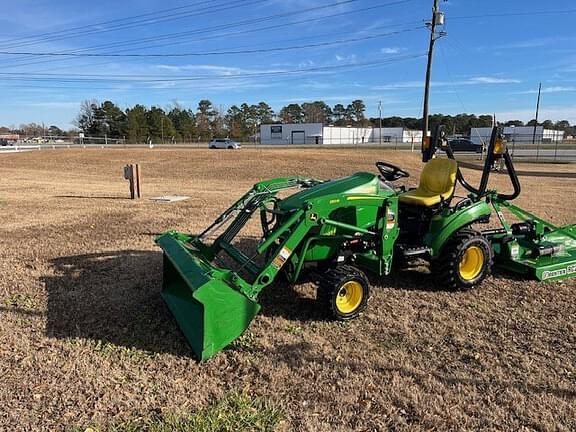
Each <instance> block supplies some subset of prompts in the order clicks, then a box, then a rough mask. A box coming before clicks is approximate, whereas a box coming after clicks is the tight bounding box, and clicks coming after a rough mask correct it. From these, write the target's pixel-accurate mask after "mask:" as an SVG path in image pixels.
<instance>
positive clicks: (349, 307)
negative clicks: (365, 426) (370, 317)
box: [318, 265, 370, 321]
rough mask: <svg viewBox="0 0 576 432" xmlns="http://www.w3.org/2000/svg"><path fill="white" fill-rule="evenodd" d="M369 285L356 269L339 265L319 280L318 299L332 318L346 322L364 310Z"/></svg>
mask: <svg viewBox="0 0 576 432" xmlns="http://www.w3.org/2000/svg"><path fill="white" fill-rule="evenodd" d="M369 298H370V284H369V283H368V278H367V277H366V275H365V274H364V273H363V272H362V271H361V270H359V269H357V268H356V267H353V266H350V265H341V266H338V267H336V268H334V269H330V270H328V271H327V272H326V273H324V275H323V277H322V278H321V279H320V283H319V286H318V299H319V300H320V302H321V303H322V304H323V307H324V308H325V309H326V310H327V311H328V312H329V313H330V315H331V316H332V318H334V319H335V320H338V321H348V320H351V319H354V318H356V317H358V316H359V315H360V314H361V313H362V312H364V311H365V310H366V307H367V306H368V299H369Z"/></svg>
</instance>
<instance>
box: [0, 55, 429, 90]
mask: <svg viewBox="0 0 576 432" xmlns="http://www.w3.org/2000/svg"><path fill="white" fill-rule="evenodd" d="M423 56H425V54H407V55H403V56H395V57H391V58H388V59H384V60H379V61H373V62H364V63H346V64H341V65H330V66H316V67H311V68H299V69H292V70H278V71H264V72H251V73H238V74H227V75H195V76H187V77H184V78H183V77H181V76H178V77H166V76H165V75H136V74H130V75H127V74H125V75H118V74H111V75H96V74H92V75H90V74H71V75H62V74H50V73H10V72H0V76H1V77H2V80H4V81H31V82H57V83H75V82H119V83H166V82H169V83H171V82H188V81H199V80H219V79H240V78H254V77H277V76H284V75H293V74H301V73H309V72H325V71H332V70H339V69H345V68H360V67H371V66H378V65H383V64H388V63H395V62H398V61H405V60H410V59H416V58H419V57H423Z"/></svg>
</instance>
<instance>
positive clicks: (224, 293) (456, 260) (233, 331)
mask: <svg viewBox="0 0 576 432" xmlns="http://www.w3.org/2000/svg"><path fill="white" fill-rule="evenodd" d="M439 149H442V150H444V152H445V154H446V156H447V157H436V156H437V155H436V153H437V152H438V150H439ZM422 153H423V161H424V162H425V165H424V168H423V170H422V173H421V175H420V181H419V185H418V187H417V188H415V189H410V190H406V189H405V188H404V187H400V186H398V185H396V183H395V182H396V180H399V179H401V178H404V177H408V176H409V174H408V173H407V172H406V171H405V170H403V169H401V168H399V167H397V166H394V165H392V164H389V163H386V162H377V163H376V167H377V169H378V172H377V173H367V172H359V173H356V174H353V175H351V176H349V177H344V178H339V179H335V180H329V181H322V180H315V179H311V178H302V177H291V178H277V179H273V180H267V181H262V182H259V183H257V184H255V185H254V187H253V188H252V189H250V190H249V191H248V192H247V193H246V194H245V195H244V196H242V197H241V198H240V199H239V200H238V201H236V202H235V203H234V204H233V205H232V206H231V207H230V208H228V209H227V210H226V211H225V212H224V213H222V215H220V216H219V217H218V218H217V219H216V221H214V223H213V224H212V225H210V226H209V227H208V228H207V229H206V230H205V231H204V232H202V233H200V234H198V235H189V234H183V233H178V232H174V231H168V232H166V233H164V234H162V235H161V236H160V237H158V238H157V239H156V242H157V243H158V245H159V246H160V247H161V248H162V249H163V251H164V281H163V288H162V296H163V298H164V300H165V301H166V303H167V304H168V306H169V308H170V310H171V311H172V313H173V314H174V316H175V317H176V320H177V322H178V324H179V325H180V328H181V329H182V331H183V333H184V335H185V336H186V338H187V339H188V341H189V343H190V345H191V346H192V349H193V351H194V352H195V354H196V355H197V356H198V358H199V359H201V360H205V359H208V358H210V357H211V356H213V355H215V354H216V353H217V352H219V351H220V350H221V349H222V348H224V347H225V346H226V345H228V344H229V343H230V342H232V341H233V340H234V339H236V338H237V337H238V336H240V335H241V334H242V333H243V332H244V330H246V328H247V327H248V326H249V324H250V322H251V320H252V319H253V318H254V316H255V315H256V314H257V313H258V311H259V310H260V304H259V303H258V295H259V293H260V292H261V291H262V290H263V289H264V288H265V287H267V286H269V285H272V284H273V283H274V281H275V280H276V279H277V277H278V276H279V274H282V275H283V276H284V277H285V278H287V280H288V281H289V282H291V283H296V282H297V281H298V280H299V279H300V276H301V275H302V274H303V272H304V271H305V270H306V271H307V270H312V271H314V272H316V274H317V280H318V295H317V297H318V307H320V308H324V309H325V310H326V311H327V313H328V314H329V315H330V316H332V317H333V318H334V319H336V320H350V319H353V318H356V317H357V316H358V315H360V314H361V312H362V311H364V310H365V309H366V307H367V305H368V299H369V297H370V284H369V282H368V278H367V277H366V272H369V273H371V274H373V275H375V276H376V277H384V276H386V275H388V274H389V273H390V272H392V271H393V270H394V269H396V268H398V264H402V263H403V262H406V261H410V260H413V259H414V258H421V259H424V260H426V261H428V262H429V263H430V268H431V271H432V274H433V275H434V276H435V277H436V279H437V282H436V283H437V284H438V286H439V288H441V289H445V290H466V289H470V288H472V287H474V286H477V285H479V284H480V283H481V282H482V281H483V280H484V279H485V278H486V276H487V275H488V274H489V273H490V270H491V267H492V265H493V263H494V264H496V265H499V266H501V267H504V268H506V269H508V270H511V271H514V272H518V273H523V274H525V275H527V276H531V277H535V278H537V279H539V280H557V279H563V278H567V277H570V276H576V225H568V226H563V227H557V226H554V225H553V224H551V223H549V222H547V221H544V220H542V219H539V218H538V217H536V216H534V215H532V214H530V213H528V212H527V211H525V210H522V209H521V208H519V207H517V206H515V205H513V204H512V203H511V201H513V200H514V199H515V198H516V197H517V196H518V195H519V194H520V183H519V181H518V177H517V176H516V173H515V171H514V166H513V164H512V160H511V158H510V156H509V154H508V152H507V150H506V147H505V145H503V142H502V141H501V140H499V135H498V130H497V129H494V130H493V133H492V138H491V140H490V144H489V147H488V149H487V157H486V160H485V164H484V169H483V173H482V179H481V180H480V184H479V186H478V187H474V186H472V185H470V184H469V183H468V182H467V181H466V180H465V178H464V177H463V175H462V172H461V171H460V170H459V168H458V163H457V161H456V160H455V159H454V155H453V153H452V151H451V149H450V147H449V145H448V143H447V140H446V138H445V136H444V131H443V128H442V127H440V128H438V130H437V131H436V133H435V136H434V139H433V140H432V141H431V142H429V141H424V144H423V148H422ZM496 158H502V159H503V160H504V163H505V165H506V168H507V172H508V174H509V176H510V180H511V183H512V187H513V192H512V193H511V194H502V193H499V192H497V191H495V190H491V189H488V180H489V176H490V173H491V167H492V166H493V164H494V161H495V160H496ZM457 183H460V185H461V186H463V188H464V189H465V190H467V192H468V195H467V196H466V197H465V198H461V199H455V198H454V191H455V188H456V185H457ZM504 211H506V212H507V213H508V214H511V215H513V216H514V217H515V219H516V222H515V223H509V222H508V221H507V220H506V219H505V216H504ZM255 215H256V216H257V217H258V216H259V226H260V228H261V235H260V237H259V238H258V239H257V241H256V243H255V244H254V245H253V247H252V248H251V249H252V250H250V251H248V250H246V247H242V246H243V245H242V242H239V241H238V240H239V239H240V240H241V239H242V238H241V237H242V236H241V235H239V233H240V231H241V230H242V228H243V227H245V226H246V225H247V224H248V222H249V221H250V220H251V219H252V218H253V216H255ZM494 217H495V222H497V224H498V228H486V229H481V230H479V229H478V226H483V225H482V224H487V223H489V222H491V219H494ZM484 226H487V225H484ZM490 226H493V224H491V225H490ZM244 246H245V245H244ZM248 249H250V248H248ZM271 289H273V288H271Z"/></svg>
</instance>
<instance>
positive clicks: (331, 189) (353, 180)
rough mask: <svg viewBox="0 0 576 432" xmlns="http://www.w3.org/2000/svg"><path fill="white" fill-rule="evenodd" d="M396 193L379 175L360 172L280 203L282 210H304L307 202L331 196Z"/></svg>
mask: <svg viewBox="0 0 576 432" xmlns="http://www.w3.org/2000/svg"><path fill="white" fill-rule="evenodd" d="M394 194H395V193H394V191H393V190H391V189H390V188H388V187H386V186H383V185H382V184H381V181H380V179H379V178H378V176H377V175H375V174H372V173H367V172H358V173H356V174H352V175H351V176H349V177H342V178H339V179H335V180H330V181H327V182H325V183H321V184H318V185H316V186H313V187H311V188H309V189H305V190H303V191H301V192H298V193H296V194H294V195H291V196H289V197H287V198H285V199H283V200H282V201H280V202H279V203H278V204H279V208H280V209H281V210H291V209H294V208H302V206H303V205H304V203H305V202H310V201H314V200H317V199H321V198H324V197H327V196H330V195H343V196H346V195H372V196H374V195H377V196H391V195H394Z"/></svg>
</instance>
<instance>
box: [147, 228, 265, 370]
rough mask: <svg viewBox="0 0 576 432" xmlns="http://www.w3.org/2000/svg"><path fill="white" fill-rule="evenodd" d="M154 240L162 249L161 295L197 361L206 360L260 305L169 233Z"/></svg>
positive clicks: (245, 325) (241, 329)
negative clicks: (162, 278) (227, 281)
mask: <svg viewBox="0 0 576 432" xmlns="http://www.w3.org/2000/svg"><path fill="white" fill-rule="evenodd" d="M156 242H157V243H158V245H159V246H160V247H161V248H162V249H163V250H164V281H163V286H162V298H163V299H164V301H165V302H166V304H167V305H168V307H169V308H170V311H171V312H172V314H173V315H174V317H175V318H176V321H177V322H178V325H179V326H180V329H181V330H182V332H183V333H184V336H186V339H187V340H188V342H189V343H190V346H191V347H192V350H193V351H194V353H195V354H196V356H197V357H198V358H199V359H200V360H207V359H209V358H210V357H212V356H213V355H214V354H216V353H217V352H218V351H220V350H221V349H222V348H224V347H225V346H226V345H228V344H229V343H230V342H232V341H233V340H234V339H236V338H237V337H238V336H240V335H241V334H242V333H243V332H244V330H246V328H248V326H249V325H250V322H251V321H252V319H253V318H254V316H256V314H257V313H258V311H259V310H260V305H259V304H258V303H256V302H255V301H252V300H250V299H249V298H248V297H246V296H244V295H243V294H241V293H240V292H239V291H238V290H236V289H235V288H233V287H231V286H230V285H229V284H228V283H226V282H225V281H224V280H223V279H222V278H223V275H224V272H222V271H220V270H218V269H215V268H213V267H212V266H211V265H210V264H209V263H207V262H206V261H204V260H203V259H202V258H201V257H199V256H197V255H195V253H194V251H191V250H190V249H188V248H187V247H186V246H184V244H182V243H181V242H180V241H179V240H178V239H176V238H175V237H174V235H173V234H172V233H166V234H164V235H162V236H161V237H159V238H158V239H157V240H156Z"/></svg>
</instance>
